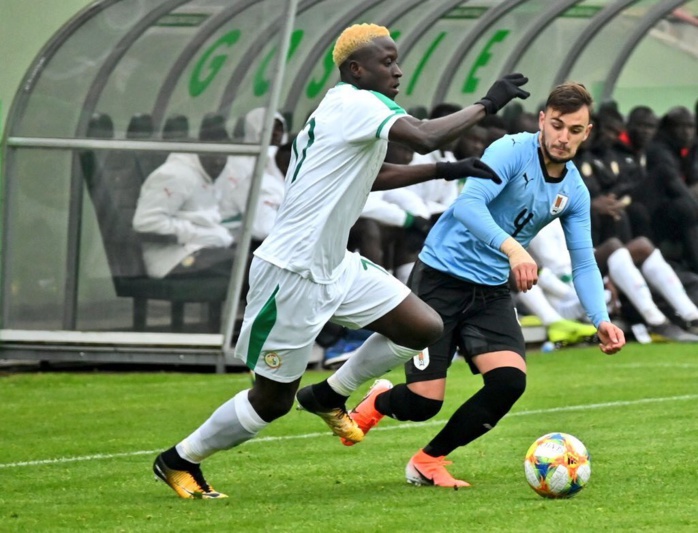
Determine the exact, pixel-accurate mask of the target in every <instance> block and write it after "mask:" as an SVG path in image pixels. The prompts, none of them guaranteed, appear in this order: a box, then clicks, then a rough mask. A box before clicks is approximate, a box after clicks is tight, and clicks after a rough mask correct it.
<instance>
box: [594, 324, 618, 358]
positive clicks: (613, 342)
mask: <svg viewBox="0 0 698 533" xmlns="http://www.w3.org/2000/svg"><path fill="white" fill-rule="evenodd" d="M596 333H597V335H598V336H599V341H600V342H599V348H600V349H601V351H602V352H603V353H605V354H608V355H611V354H614V353H617V352H619V351H620V349H621V348H622V347H623V346H625V333H623V330H622V329H620V328H619V327H618V326H616V325H615V324H613V323H611V322H605V321H604V322H601V323H600V324H599V327H598V330H597V332H596Z"/></svg>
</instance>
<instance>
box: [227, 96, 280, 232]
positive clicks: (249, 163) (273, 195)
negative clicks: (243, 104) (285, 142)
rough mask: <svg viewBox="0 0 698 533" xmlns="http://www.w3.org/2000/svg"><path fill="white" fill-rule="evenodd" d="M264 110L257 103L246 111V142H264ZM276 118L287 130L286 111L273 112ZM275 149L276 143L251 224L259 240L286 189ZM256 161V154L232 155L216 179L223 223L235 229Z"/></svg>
mask: <svg viewBox="0 0 698 533" xmlns="http://www.w3.org/2000/svg"><path fill="white" fill-rule="evenodd" d="M265 112H266V110H265V109H264V108H263V107H258V108H256V109H253V110H252V111H250V112H249V113H247V114H246V115H245V122H244V142H245V143H260V142H261V139H262V126H263V121H264V114H265ZM274 118H275V119H277V120H279V121H281V123H282V124H283V125H284V130H285V129H286V121H285V120H284V117H283V115H281V114H280V113H278V112H277V113H275V114H274ZM276 151H277V147H276V146H270V147H269V151H268V152H267V164H266V166H265V168H264V174H263V176H262V184H261V189H260V193H259V204H258V205H257V212H256V214H255V219H254V222H253V225H252V238H253V239H256V240H260V241H261V240H264V239H265V238H266V237H267V235H269V232H270V231H271V228H272V226H273V225H274V222H275V221H276V213H277V211H278V210H279V206H280V205H281V200H283V198H284V193H285V189H286V186H285V183H284V175H283V174H282V173H281V171H280V170H279V168H278V167H277V166H276V162H275V161H274V156H275V155H276ZM256 161H257V158H256V157H255V156H230V157H228V160H227V162H226V165H225V168H224V169H223V172H222V173H221V176H220V177H219V178H218V179H217V180H216V189H217V190H218V191H219V194H220V200H219V206H220V211H221V216H222V217H223V224H224V225H225V227H226V228H228V229H229V230H230V231H231V232H233V233H234V232H235V231H237V230H239V228H240V226H241V224H242V217H243V215H244V213H245V208H246V207H247V197H248V196H249V194H250V187H251V185H252V174H253V172H254V166H255V163H256Z"/></svg>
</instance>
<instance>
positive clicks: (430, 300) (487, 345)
mask: <svg viewBox="0 0 698 533" xmlns="http://www.w3.org/2000/svg"><path fill="white" fill-rule="evenodd" d="M407 285H408V286H409V287H410V288H411V289H412V292H414V293H415V294H416V295H417V296H419V297H420V298H421V299H422V300H424V301H425V302H426V303H427V304H429V305H430V306H431V307H432V308H433V309H434V310H435V311H436V312H437V313H439V315H440V316H441V319H442V320H443V322H444V332H443V335H442V336H441V337H440V338H439V340H438V341H436V342H435V343H434V344H432V345H431V346H429V349H428V354H426V356H425V357H423V358H422V359H421V360H420V359H419V356H418V357H416V358H414V359H411V360H410V361H408V362H407V363H406V364H405V375H406V377H407V383H413V382H417V381H429V380H432V379H441V378H445V377H446V373H447V371H448V367H449V366H451V361H453V356H454V354H455V353H456V349H458V350H459V351H460V353H461V354H462V355H463V356H464V357H465V359H466V361H467V362H468V365H470V370H471V371H472V372H473V374H478V373H479V371H478V369H477V367H476V366H475V365H474V364H473V361H472V359H473V357H475V356H477V355H481V354H484V353H490V352H499V351H512V352H516V353H518V354H519V355H520V356H521V357H523V358H525V357H526V350H525V344H524V338H523V333H522V331H521V326H520V324H519V321H518V319H517V317H516V310H515V308H514V301H513V299H512V297H511V292H510V291H509V287H508V286H507V285H506V284H504V285H495V286H489V285H479V284H477V283H470V282H467V281H463V280H461V279H458V278H455V277H453V276H451V275H449V274H446V273H444V272H440V271H438V270H435V269H433V268H431V267H429V266H427V265H425V264H424V263H422V262H421V261H419V260H418V261H417V263H416V264H415V266H414V269H412V274H411V275H410V279H409V280H408V281H407ZM415 361H417V364H415Z"/></svg>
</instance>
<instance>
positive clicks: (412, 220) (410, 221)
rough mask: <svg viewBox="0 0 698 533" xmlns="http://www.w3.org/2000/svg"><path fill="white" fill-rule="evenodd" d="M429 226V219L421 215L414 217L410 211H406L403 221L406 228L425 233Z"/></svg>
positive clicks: (427, 231)
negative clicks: (405, 217) (405, 218)
mask: <svg viewBox="0 0 698 533" xmlns="http://www.w3.org/2000/svg"><path fill="white" fill-rule="evenodd" d="M431 226H432V224H431V220H429V219H426V218H422V217H416V216H414V215H412V214H410V213H407V221H406V222H405V227H406V228H408V229H413V230H416V231H418V232H420V233H422V234H424V235H426V234H427V233H429V230H430V229H431Z"/></svg>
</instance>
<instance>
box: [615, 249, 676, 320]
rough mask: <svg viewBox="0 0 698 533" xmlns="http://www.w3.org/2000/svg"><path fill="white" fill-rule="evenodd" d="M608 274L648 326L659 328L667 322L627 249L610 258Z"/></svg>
mask: <svg viewBox="0 0 698 533" xmlns="http://www.w3.org/2000/svg"><path fill="white" fill-rule="evenodd" d="M608 274H609V276H610V277H611V280H612V281H613V283H614V284H615V286H616V287H618V289H619V290H621V291H622V292H623V294H625V295H626V296H627V297H628V299H629V300H630V301H631V302H632V304H633V305H634V306H635V309H637V311H638V312H639V313H640V314H641V315H642V318H644V319H645V321H646V322H647V323H648V324H650V325H652V326H658V325H659V324H661V323H663V322H664V321H666V319H667V318H666V316H664V313H662V312H661V311H660V310H659V308H658V307H657V304H655V303H654V300H653V299H652V293H651V292H650V288H649V287H648V286H647V282H646V281H645V278H643V277H642V274H641V273H640V271H639V270H638V269H637V267H636V266H635V264H634V263H633V258H632V257H631V256H630V252H629V251H628V250H627V248H621V249H619V250H616V251H615V252H613V253H612V254H611V255H610V256H609V258H608Z"/></svg>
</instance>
